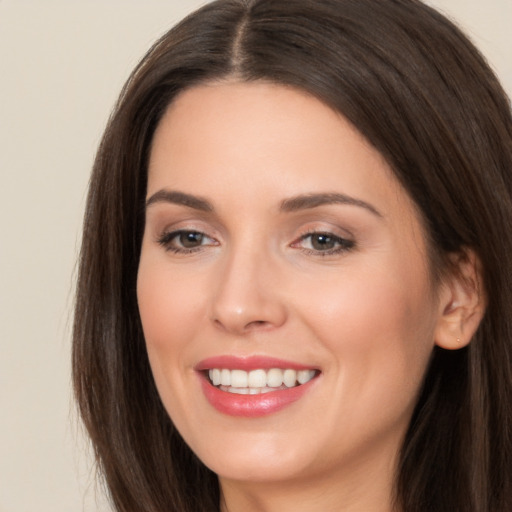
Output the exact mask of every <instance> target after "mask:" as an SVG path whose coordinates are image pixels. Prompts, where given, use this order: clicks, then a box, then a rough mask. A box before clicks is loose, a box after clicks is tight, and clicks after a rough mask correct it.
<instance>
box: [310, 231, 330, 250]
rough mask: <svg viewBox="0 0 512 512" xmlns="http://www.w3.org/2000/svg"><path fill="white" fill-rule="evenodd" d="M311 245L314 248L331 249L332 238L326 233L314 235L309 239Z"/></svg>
mask: <svg viewBox="0 0 512 512" xmlns="http://www.w3.org/2000/svg"><path fill="white" fill-rule="evenodd" d="M311 245H312V246H313V248H314V249H318V250H320V251H325V250H326V249H332V248H333V247H334V240H333V238H332V237H330V236H328V235H315V236H314V237H313V240H312V241H311Z"/></svg>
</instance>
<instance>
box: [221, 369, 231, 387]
mask: <svg viewBox="0 0 512 512" xmlns="http://www.w3.org/2000/svg"><path fill="white" fill-rule="evenodd" d="M220 383H221V384H222V385H223V386H231V371H230V370H226V369H223V370H221V371H220Z"/></svg>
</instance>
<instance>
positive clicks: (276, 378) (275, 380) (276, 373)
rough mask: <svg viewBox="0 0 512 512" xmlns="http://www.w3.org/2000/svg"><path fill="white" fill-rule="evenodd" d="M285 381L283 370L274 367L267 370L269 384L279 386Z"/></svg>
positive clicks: (269, 385) (272, 386)
mask: <svg viewBox="0 0 512 512" xmlns="http://www.w3.org/2000/svg"><path fill="white" fill-rule="evenodd" d="M282 383H283V370H280V369H279V368H272V369H271V370H269V371H268V372H267V386H268V387H270V388H278V387H279V386H280V385H281V384H282Z"/></svg>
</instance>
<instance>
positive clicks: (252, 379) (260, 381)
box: [248, 370, 267, 388]
mask: <svg viewBox="0 0 512 512" xmlns="http://www.w3.org/2000/svg"><path fill="white" fill-rule="evenodd" d="M248 384H249V387H250V388H264V387H265V386H266V385H267V372H266V371H265V370H252V371H250V372H249V382H248Z"/></svg>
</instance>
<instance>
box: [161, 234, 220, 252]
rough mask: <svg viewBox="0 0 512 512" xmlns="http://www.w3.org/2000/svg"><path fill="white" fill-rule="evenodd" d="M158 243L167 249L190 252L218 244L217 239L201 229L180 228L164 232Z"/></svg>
mask: <svg viewBox="0 0 512 512" xmlns="http://www.w3.org/2000/svg"><path fill="white" fill-rule="evenodd" d="M158 243H159V244H160V245H162V246H163V247H165V249H166V250H168V251H172V252H176V253H190V252H194V251H197V250H198V249H201V247H203V246H208V245H218V243H217V241H216V240H214V239H213V238H210V237H209V236H207V235H205V234H204V233H201V232H200V231H193V230H178V231H172V232H170V233H164V234H163V235H162V236H161V237H160V238H159V239H158Z"/></svg>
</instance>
